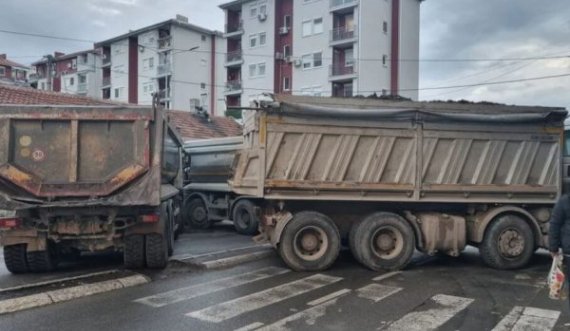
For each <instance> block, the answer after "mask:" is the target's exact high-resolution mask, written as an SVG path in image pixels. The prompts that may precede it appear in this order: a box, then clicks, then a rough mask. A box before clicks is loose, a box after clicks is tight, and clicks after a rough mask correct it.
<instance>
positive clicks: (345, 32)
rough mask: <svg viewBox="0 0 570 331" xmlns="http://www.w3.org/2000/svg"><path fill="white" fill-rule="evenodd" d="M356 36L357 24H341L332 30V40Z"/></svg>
mask: <svg viewBox="0 0 570 331" xmlns="http://www.w3.org/2000/svg"><path fill="white" fill-rule="evenodd" d="M353 38H356V25H353V26H341V27H338V28H336V29H332V30H331V41H332V42H335V41H343V40H350V39H353Z"/></svg>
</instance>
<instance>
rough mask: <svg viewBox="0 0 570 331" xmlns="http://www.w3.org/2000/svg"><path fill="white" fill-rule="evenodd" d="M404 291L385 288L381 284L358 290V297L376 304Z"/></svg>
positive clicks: (389, 287) (398, 288)
mask: <svg viewBox="0 0 570 331" xmlns="http://www.w3.org/2000/svg"><path fill="white" fill-rule="evenodd" d="M401 290H402V288H401V287H393V286H385V285H379V284H369V285H366V286H364V287H362V288H359V289H358V290H356V292H357V293H358V297H360V298H363V299H369V300H372V301H374V302H378V301H380V300H382V299H384V298H387V297H389V296H391V295H392V294H395V293H398V292H400V291H401Z"/></svg>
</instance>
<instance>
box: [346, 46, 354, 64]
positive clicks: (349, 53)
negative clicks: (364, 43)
mask: <svg viewBox="0 0 570 331" xmlns="http://www.w3.org/2000/svg"><path fill="white" fill-rule="evenodd" d="M353 65H354V49H347V50H345V51H344V66H345V67H352V66H353Z"/></svg>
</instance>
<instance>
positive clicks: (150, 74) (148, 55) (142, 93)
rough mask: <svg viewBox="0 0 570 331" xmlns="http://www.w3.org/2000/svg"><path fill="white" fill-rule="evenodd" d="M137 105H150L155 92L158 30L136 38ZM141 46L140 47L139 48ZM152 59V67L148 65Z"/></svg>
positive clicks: (157, 63)
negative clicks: (137, 44) (137, 46)
mask: <svg viewBox="0 0 570 331" xmlns="http://www.w3.org/2000/svg"><path fill="white" fill-rule="evenodd" d="M138 43H139V50H138V52H139V56H138V70H139V76H138V84H137V85H138V87H137V88H138V103H139V105H152V94H153V93H154V92H157V89H158V84H157V83H156V74H157V71H158V65H159V60H158V52H157V48H158V30H152V31H148V32H145V33H142V34H140V35H139V36H138ZM141 46H142V47H141ZM149 59H152V63H153V66H152V67H150V65H149V64H148V62H149Z"/></svg>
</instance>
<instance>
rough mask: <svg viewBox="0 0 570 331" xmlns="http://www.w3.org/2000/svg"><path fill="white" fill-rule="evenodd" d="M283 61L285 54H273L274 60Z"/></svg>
mask: <svg viewBox="0 0 570 331" xmlns="http://www.w3.org/2000/svg"><path fill="white" fill-rule="evenodd" d="M284 59H285V54H283V53H280V52H277V53H275V60H284Z"/></svg>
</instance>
